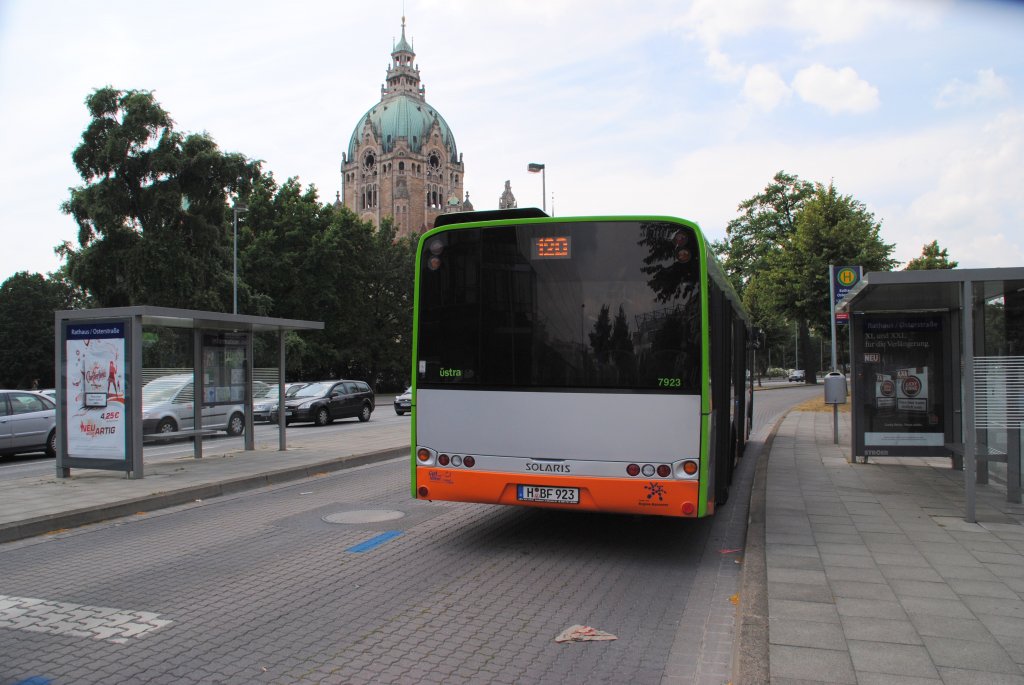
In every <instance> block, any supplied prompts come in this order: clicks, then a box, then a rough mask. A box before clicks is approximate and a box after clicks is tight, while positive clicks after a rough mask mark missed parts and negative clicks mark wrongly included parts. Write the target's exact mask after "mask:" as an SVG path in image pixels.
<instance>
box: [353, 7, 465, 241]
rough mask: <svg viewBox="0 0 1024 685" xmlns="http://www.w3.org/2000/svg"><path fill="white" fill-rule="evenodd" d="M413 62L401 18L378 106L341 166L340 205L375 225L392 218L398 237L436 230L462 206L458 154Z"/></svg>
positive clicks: (367, 116) (360, 127)
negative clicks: (440, 220)
mask: <svg viewBox="0 0 1024 685" xmlns="http://www.w3.org/2000/svg"><path fill="white" fill-rule="evenodd" d="M415 59H416V53H415V52H414V51H413V48H412V45H410V44H409V43H408V41H406V39H405V17H402V38H401V39H400V40H399V41H398V43H396V44H394V45H393V47H392V50H391V64H390V65H389V66H388V69H387V74H386V79H385V83H384V85H382V86H381V89H380V102H379V103H377V104H376V105H374V106H373V107H372V108H370V110H369V111H368V112H367V113H366V114H364V115H363V116H362V118H361V119H360V121H359V123H357V124H356V127H355V130H354V131H352V137H351V138H350V139H349V143H348V151H347V152H346V153H343V154H342V161H341V180H342V199H343V201H344V204H345V206H346V207H348V208H349V209H351V210H352V211H354V212H355V213H356V214H357V215H358V216H359V217H360V218H361V219H364V220H368V221H371V222H373V224H374V225H375V226H380V222H381V219H383V218H384V217H386V216H392V217H394V224H395V227H396V229H397V233H398V235H400V236H401V235H409V234H412V233H420V232H422V231H425V230H427V229H430V228H433V226H434V220H435V219H436V218H437V217H438V215H440V214H444V213H447V212H460V211H463V206H464V200H463V164H462V155H460V154H459V152H458V149H457V148H456V146H455V136H453V135H452V131H451V129H450V128H449V127H448V124H447V122H445V120H444V117H442V116H441V115H440V113H438V111H437V110H435V109H434V108H433V107H431V106H430V105H428V104H427V101H426V89H425V88H424V87H423V85H422V84H421V83H420V68H419V65H417V64H416V62H415ZM467 200H468V197H467Z"/></svg>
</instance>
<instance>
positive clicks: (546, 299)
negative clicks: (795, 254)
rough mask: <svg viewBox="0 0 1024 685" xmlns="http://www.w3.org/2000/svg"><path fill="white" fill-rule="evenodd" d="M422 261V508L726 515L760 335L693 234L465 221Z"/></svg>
mask: <svg viewBox="0 0 1024 685" xmlns="http://www.w3.org/2000/svg"><path fill="white" fill-rule="evenodd" d="M416 259H417V261H416V292H415V309H414V317H413V327H414V328H413V380H412V385H413V393H412V496H413V497H414V498H418V499H422V500H442V501H459V502H483V503H490V504H512V505H524V506H532V507H547V508H554V509H564V510H587V511H602V512H619V513H631V514H650V515H659V516H674V517H702V516H708V515H710V514H712V513H714V511H715V508H716V506H720V505H721V504H722V503H723V502H724V501H725V500H726V498H727V497H728V491H729V484H730V482H731V480H732V474H733V469H734V468H735V466H736V464H737V460H738V459H739V458H740V457H741V455H742V453H743V448H744V445H745V443H746V441H747V438H748V437H749V427H750V417H751V407H752V393H751V392H750V391H751V389H752V388H751V387H750V386H749V385H748V384H747V373H746V370H747V368H748V366H749V365H748V360H749V359H750V358H751V352H750V351H751V349H752V345H751V344H750V341H751V330H750V326H749V321H748V318H747V315H746V313H745V312H744V309H743V306H742V304H741V302H740V300H739V298H738V297H737V295H736V293H735V291H734V290H733V288H732V287H731V286H730V284H729V282H728V280H727V279H726V277H725V274H724V272H723V271H722V269H721V268H720V267H719V266H718V264H717V263H716V262H715V260H714V258H713V256H712V253H711V250H710V246H709V244H708V242H707V240H706V239H705V237H704V235H703V234H702V233H701V231H700V229H699V228H698V227H697V225H696V224H695V223H693V222H690V221H686V220H683V219H676V218H672V217H662V216H627V217H573V218H565V217H557V218H555V217H549V216H547V215H545V214H543V213H542V212H540V211H539V210H506V211H498V212H472V213H462V214H452V215H445V216H442V217H441V218H440V219H439V220H438V225H437V226H436V227H435V228H434V229H432V230H430V231H428V232H427V233H424V234H423V236H422V237H421V238H420V242H419V248H418V251H417V257H416Z"/></svg>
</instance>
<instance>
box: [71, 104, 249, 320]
mask: <svg viewBox="0 0 1024 685" xmlns="http://www.w3.org/2000/svg"><path fill="white" fill-rule="evenodd" d="M85 103H86V106H87V108H88V110H89V114H90V116H91V121H90V122H89V124H88V125H87V126H86V128H85V131H84V132H83V133H82V143H81V144H80V145H79V146H78V147H77V148H76V149H75V151H74V153H73V154H72V160H73V161H74V164H75V167H76V168H77V170H78V173H79V174H80V175H81V177H82V180H83V181H85V185H82V186H79V187H76V188H72V189H71V196H70V198H69V199H68V200H67V201H66V202H65V203H64V204H63V205H62V210H63V211H64V212H65V213H67V214H70V215H71V216H72V217H73V218H74V219H75V222H76V223H77V224H78V227H79V231H78V245H77V246H74V245H72V244H71V243H65V244H64V245H63V246H62V247H61V248H59V251H60V253H61V254H62V256H63V257H64V258H65V259H66V260H67V271H68V275H69V277H70V278H71V279H72V281H73V282H74V283H76V284H77V285H79V286H81V287H82V288H84V289H85V290H86V291H88V292H89V293H90V295H92V297H93V298H94V299H95V301H96V304H97V305H99V306H101V307H105V306H126V305H132V304H151V305H163V306H171V307H187V308H192V309H206V310H214V311H216V310H226V309H227V307H228V305H230V302H231V291H232V289H231V268H230V266H231V258H232V255H231V251H230V245H231V243H230V240H225V237H226V236H227V237H228V238H230V231H231V223H230V216H231V210H230V208H229V207H228V204H227V198H228V194H229V193H231V192H242V193H243V194H244V193H245V192H246V191H247V190H248V188H249V187H250V185H251V183H252V181H253V180H254V179H255V178H256V177H257V176H258V175H259V163H257V162H252V161H249V160H247V159H246V158H245V157H244V156H242V155H240V154H225V153H223V152H221V151H220V150H219V149H218V147H217V145H216V143H215V142H214V141H213V140H212V139H211V138H210V137H209V136H207V135H206V134H205V133H201V134H187V135H183V134H181V133H178V132H177V131H175V130H174V122H173V121H172V120H171V117H170V115H169V114H168V113H167V112H166V111H164V109H163V108H162V107H161V106H160V105H159V104H158V103H157V102H156V100H155V99H154V97H153V94H152V93H151V92H148V91H137V90H127V91H123V90H116V89H114V88H111V87H105V88H100V89H98V90H96V91H95V92H93V93H92V94H91V95H90V96H89V97H87V98H86V100H85Z"/></svg>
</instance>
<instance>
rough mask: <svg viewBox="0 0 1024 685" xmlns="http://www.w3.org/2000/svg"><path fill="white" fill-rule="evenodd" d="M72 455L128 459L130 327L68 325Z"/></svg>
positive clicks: (69, 441)
mask: <svg viewBox="0 0 1024 685" xmlns="http://www.w3.org/2000/svg"><path fill="white" fill-rule="evenodd" d="M65 346H66V349H65V351H66V353H67V384H66V391H65V393H64V401H65V403H66V405H65V411H64V417H65V433H66V435H67V456H68V457H72V458H81V459H125V458H126V452H127V442H126V439H125V425H126V421H125V409H124V405H125V401H124V388H125V368H124V367H125V324H124V323H123V322H113V323H84V324H74V323H69V324H67V335H66V342H65Z"/></svg>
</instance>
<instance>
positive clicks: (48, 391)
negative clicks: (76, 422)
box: [34, 388, 57, 404]
mask: <svg viewBox="0 0 1024 685" xmlns="http://www.w3.org/2000/svg"><path fill="white" fill-rule="evenodd" d="M34 392H38V393H39V394H40V395H46V396H47V397H49V398H50V399H51V400H53V403H54V404H56V403H57V389H56V388H47V389H45V390H35V391H34Z"/></svg>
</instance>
